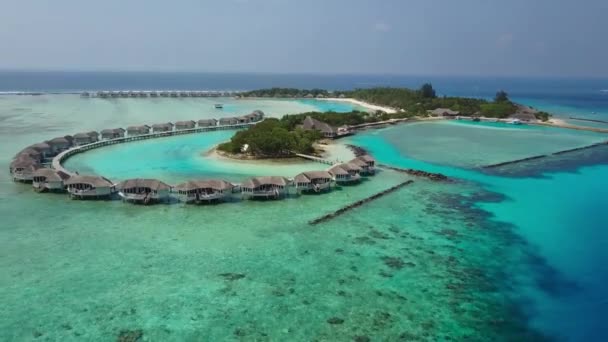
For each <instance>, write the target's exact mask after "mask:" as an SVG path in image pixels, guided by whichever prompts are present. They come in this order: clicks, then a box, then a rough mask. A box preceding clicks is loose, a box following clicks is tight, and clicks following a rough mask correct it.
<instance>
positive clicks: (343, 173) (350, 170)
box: [327, 163, 361, 184]
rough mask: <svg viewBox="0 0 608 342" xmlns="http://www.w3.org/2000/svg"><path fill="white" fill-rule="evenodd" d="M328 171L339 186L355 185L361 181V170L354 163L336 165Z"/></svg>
mask: <svg viewBox="0 0 608 342" xmlns="http://www.w3.org/2000/svg"><path fill="white" fill-rule="evenodd" d="M327 171H328V172H329V173H331V174H332V175H333V176H334V179H335V181H336V183H338V184H349V183H355V182H358V181H360V180H361V176H360V175H359V173H360V172H361V168H360V167H359V166H357V165H355V164H352V163H343V164H338V165H334V166H332V167H331V168H330V169H329V170H327Z"/></svg>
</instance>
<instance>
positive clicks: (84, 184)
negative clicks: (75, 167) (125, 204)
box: [63, 175, 115, 199]
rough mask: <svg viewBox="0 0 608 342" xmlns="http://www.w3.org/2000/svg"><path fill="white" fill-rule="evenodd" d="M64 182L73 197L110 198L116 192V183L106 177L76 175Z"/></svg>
mask: <svg viewBox="0 0 608 342" xmlns="http://www.w3.org/2000/svg"><path fill="white" fill-rule="evenodd" d="M63 184H64V185H65V186H66V187H67V190H68V193H69V194H70V197H71V198H72V199H93V198H95V199H98V198H109V197H111V196H112V194H113V193H114V192H115V189H114V184H112V182H111V181H110V180H109V179H107V178H104V177H99V176H83V175H74V176H72V177H70V178H68V179H66V180H65V181H64V182H63Z"/></svg>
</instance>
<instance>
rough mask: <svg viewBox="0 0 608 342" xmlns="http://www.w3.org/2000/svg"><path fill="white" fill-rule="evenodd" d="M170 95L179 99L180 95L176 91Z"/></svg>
mask: <svg viewBox="0 0 608 342" xmlns="http://www.w3.org/2000/svg"><path fill="white" fill-rule="evenodd" d="M169 95H170V96H171V97H179V93H178V92H176V91H172V92H171V93H169Z"/></svg>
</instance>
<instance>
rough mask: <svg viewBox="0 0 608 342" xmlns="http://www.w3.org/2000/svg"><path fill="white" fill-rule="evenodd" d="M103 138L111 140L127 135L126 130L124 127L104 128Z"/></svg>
mask: <svg viewBox="0 0 608 342" xmlns="http://www.w3.org/2000/svg"><path fill="white" fill-rule="evenodd" d="M100 133H101V139H104V140H110V139H118V138H124V137H125V130H124V129H123V128H109V129H104V130H102V131H101V132H100Z"/></svg>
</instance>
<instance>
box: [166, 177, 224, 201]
mask: <svg viewBox="0 0 608 342" xmlns="http://www.w3.org/2000/svg"><path fill="white" fill-rule="evenodd" d="M233 189H234V185H233V184H232V183H230V182H227V181H225V180H216V179H212V180H193V181H188V182H184V183H181V184H178V185H177V186H175V188H173V191H174V192H177V194H178V198H179V200H180V201H182V202H185V203H201V202H217V201H223V200H225V199H226V198H228V197H229V196H230V194H231V193H232V191H233Z"/></svg>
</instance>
